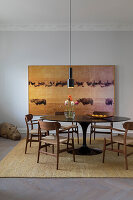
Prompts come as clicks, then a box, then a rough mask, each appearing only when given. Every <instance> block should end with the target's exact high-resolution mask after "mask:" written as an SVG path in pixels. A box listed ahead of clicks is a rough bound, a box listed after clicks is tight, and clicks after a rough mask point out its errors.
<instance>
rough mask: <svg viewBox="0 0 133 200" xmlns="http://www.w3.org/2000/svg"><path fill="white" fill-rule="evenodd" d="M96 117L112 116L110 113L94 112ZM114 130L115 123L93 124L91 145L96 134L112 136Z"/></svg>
mask: <svg viewBox="0 0 133 200" xmlns="http://www.w3.org/2000/svg"><path fill="white" fill-rule="evenodd" d="M93 114H94V115H106V116H111V114H110V112H101V111H94V112H93ZM106 123H107V122H106ZM111 128H113V122H108V125H102V124H99V123H97V122H92V123H91V127H90V144H91V137H92V134H94V140H95V138H96V134H106V135H107V134H108V135H110V134H111V132H112V129H111Z"/></svg>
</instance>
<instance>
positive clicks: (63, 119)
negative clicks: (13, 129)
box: [41, 115, 130, 123]
mask: <svg viewBox="0 0 133 200" xmlns="http://www.w3.org/2000/svg"><path fill="white" fill-rule="evenodd" d="M41 119H45V120H48V121H59V122H79V123H81V122H87V123H91V122H97V123H98V122H99V123H101V122H122V121H127V120H130V118H128V117H120V116H112V117H105V118H94V117H91V116H89V115H77V116H75V118H74V119H66V117H65V116H64V115H44V116H42V117H41Z"/></svg>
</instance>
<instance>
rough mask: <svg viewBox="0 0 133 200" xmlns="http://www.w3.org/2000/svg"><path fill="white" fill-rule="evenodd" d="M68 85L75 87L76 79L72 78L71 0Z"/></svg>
mask: <svg viewBox="0 0 133 200" xmlns="http://www.w3.org/2000/svg"><path fill="white" fill-rule="evenodd" d="M67 87H68V88H73V87H74V79H73V78H72V67H71V0H70V67H69V79H68V80H67Z"/></svg>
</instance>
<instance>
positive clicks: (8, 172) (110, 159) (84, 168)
mask: <svg viewBox="0 0 133 200" xmlns="http://www.w3.org/2000/svg"><path fill="white" fill-rule="evenodd" d="M87 143H88V144H89V141H87ZM80 144H82V140H80ZM80 146H81V145H80ZM75 147H78V145H77V144H76V141H75ZM91 147H96V148H101V149H102V148H103V140H100V139H98V140H96V141H95V142H94V141H93V144H92V145H91ZM24 148H25V140H22V141H20V142H19V143H18V144H17V145H16V146H15V147H14V149H13V150H12V151H11V152H9V153H8V154H7V156H6V157H5V158H4V159H3V160H2V161H1V162H0V177H133V156H130V157H129V158H128V163H129V170H125V169H124V157H123V156H122V155H120V156H119V157H118V156H117V153H114V152H109V151H107V152H106V157H105V163H104V164H103V163H102V154H98V155H93V156H81V155H76V162H75V163H74V162H73V157H72V154H69V153H67V152H64V153H61V154H60V162H59V170H56V158H55V157H53V156H49V155H45V154H41V155H40V163H37V150H38V143H32V147H31V148H30V147H29V146H28V151H27V154H24Z"/></svg>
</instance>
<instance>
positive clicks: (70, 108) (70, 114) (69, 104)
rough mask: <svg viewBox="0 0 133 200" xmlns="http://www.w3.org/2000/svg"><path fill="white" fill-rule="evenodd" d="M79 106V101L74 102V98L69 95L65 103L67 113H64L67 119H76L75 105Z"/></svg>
mask: <svg viewBox="0 0 133 200" xmlns="http://www.w3.org/2000/svg"><path fill="white" fill-rule="evenodd" d="M77 104H78V101H76V102H74V101H73V100H72V96H71V95H69V96H68V99H67V100H66V101H65V107H66V109H65V112H64V114H65V117H66V118H67V119H74V117H75V112H74V105H77Z"/></svg>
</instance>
